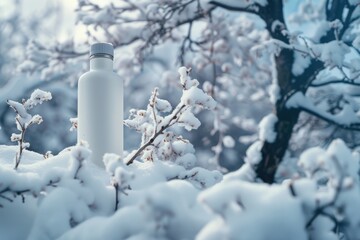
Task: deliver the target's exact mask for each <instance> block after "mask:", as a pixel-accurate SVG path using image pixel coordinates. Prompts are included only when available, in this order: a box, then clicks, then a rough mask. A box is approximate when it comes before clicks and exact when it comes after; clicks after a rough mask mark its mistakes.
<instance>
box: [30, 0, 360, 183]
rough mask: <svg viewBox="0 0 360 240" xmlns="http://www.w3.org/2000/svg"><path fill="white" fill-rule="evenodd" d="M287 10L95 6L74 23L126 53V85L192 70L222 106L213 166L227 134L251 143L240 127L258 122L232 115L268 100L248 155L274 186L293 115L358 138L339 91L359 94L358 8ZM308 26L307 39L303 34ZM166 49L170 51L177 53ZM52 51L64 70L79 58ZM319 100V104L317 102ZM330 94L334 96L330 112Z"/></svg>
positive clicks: (351, 109)
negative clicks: (179, 68) (177, 68)
mask: <svg viewBox="0 0 360 240" xmlns="http://www.w3.org/2000/svg"><path fill="white" fill-rule="evenodd" d="M289 2H290V1H288V2H284V1H282V0H273V1H267V0H252V1H245V0H240V1H227V0H225V1H208V0H179V1H178V0H176V1H175V0H161V1H149V0H142V1H133V0H126V1H125V0H124V1H120V0H119V1H113V2H112V3H110V4H97V3H94V2H91V1H87V0H81V1H79V6H78V9H77V14H78V22H79V24H83V25H85V26H86V27H87V32H86V34H87V35H88V37H89V41H97V40H103V41H108V42H112V43H113V44H114V46H115V47H117V48H118V49H119V50H120V49H121V50H124V49H125V47H126V51H125V50H124V51H125V52H121V55H120V56H119V62H118V63H117V67H118V72H119V73H120V74H121V75H122V76H123V78H124V79H125V80H127V81H130V80H131V79H132V78H133V76H135V77H134V78H136V79H137V80H139V79H141V78H158V76H157V75H155V76H154V75H152V76H149V71H150V72H151V70H149V69H156V68H160V69H170V68H171V67H172V66H174V65H177V64H178V65H179V64H185V65H187V66H192V67H193V69H194V73H195V74H199V75H200V74H201V76H202V78H203V79H206V80H208V81H202V84H203V88H204V90H206V91H207V92H208V93H209V94H211V95H212V96H213V97H214V98H215V100H217V101H218V102H219V103H220V104H219V105H218V107H217V114H215V118H214V127H213V131H212V134H215V133H218V137H219V144H215V146H214V147H213V149H214V152H215V155H216V156H217V160H218V158H219V154H220V153H221V152H222V150H223V146H224V145H225V146H230V147H231V146H233V145H234V143H233V142H234V141H233V137H231V136H227V134H229V133H228V132H236V130H234V129H239V127H240V128H242V129H243V130H242V131H244V130H245V131H247V134H249V137H250V138H247V141H254V140H256V138H253V137H251V136H252V134H254V131H256V127H255V128H254V127H251V126H252V125H254V124H253V122H252V124H250V126H249V124H246V123H247V122H246V120H247V119H248V118H247V116H248V117H249V118H250V119H255V120H256V121H257V120H259V118H260V117H262V116H263V115H261V116H259V114H257V115H256V114H255V115H254V114H252V113H251V110H249V106H247V107H246V108H240V107H239V106H244V105H249V104H251V106H254V105H256V104H255V103H256V102H259V101H260V102H261V103H262V104H261V105H263V106H264V103H268V100H267V96H269V98H270V101H271V103H272V104H273V113H271V114H270V115H268V116H266V117H265V118H264V119H263V120H262V122H261V124H260V130H259V136H258V139H259V140H258V141H257V142H255V143H254V144H256V146H255V147H253V149H257V150H258V151H259V152H260V153H261V157H260V158H258V159H254V160H253V161H251V162H252V164H253V165H252V168H253V169H254V170H255V171H256V173H257V175H258V177H259V178H261V179H262V180H263V181H265V182H268V183H271V182H273V181H274V178H275V174H276V171H277V169H278V166H279V165H280V163H281V162H282V161H283V158H284V156H285V153H286V151H287V149H288V147H289V142H290V140H291V137H292V134H293V131H294V128H295V126H296V124H297V123H298V122H299V117H300V113H302V112H305V113H307V114H310V115H314V116H316V117H317V118H319V119H321V120H323V121H325V122H329V123H331V124H333V125H336V126H337V127H339V128H344V129H348V130H351V131H357V130H359V129H360V126H359V124H360V119H359V118H358V117H357V115H356V113H357V111H358V109H359V106H358V102H357V99H356V94H354V93H355V92H356V91H353V92H349V91H348V88H346V87H344V86H342V85H349V86H359V83H358V80H359V76H360V73H359V72H360V67H359V64H360V63H359V59H358V58H359V51H360V50H359V47H360V44H359V43H360V38H359V37H358V36H357V35H358V34H359V29H358V28H356V26H357V25H358V24H359V21H360V20H359V18H360V6H359V1H357V0H332V1H330V0H322V1H319V2H312V1H304V2H302V3H301V4H299V6H298V7H297V12H296V13H292V14H291V15H289V16H285V5H286V4H291V2H290V3H289ZM299 25H302V26H299ZM308 26H311V30H312V31H307V28H308ZM299 30H302V32H300V31H299ZM169 49H176V51H175V54H174V51H169ZM41 50H42V51H46V49H41ZM52 50H54V48H49V49H48V52H51V51H52ZM58 50H59V51H57V53H56V54H55V55H54V54H49V55H48V56H49V57H48V61H47V63H49V62H51V61H53V60H54V58H55V56H56V57H59V56H63V58H62V59H63V60H64V61H63V62H62V63H64V66H66V63H70V64H71V63H72V61H73V60H74V58H76V57H78V58H83V56H84V52H79V51H76V50H74V49H70V50H69V51H65V50H64V48H61V49H58ZM35 52H36V51H34V53H35ZM176 56H177V61H176V62H174V61H173V59H175V57H176ZM29 61H32V60H31V57H29ZM33 62H34V61H33ZM35 63H36V64H32V66H33V68H32V70H36V69H40V70H41V69H42V71H44V69H45V70H46V71H49V70H48V69H49V67H48V68H43V63H44V61H42V60H41V61H39V62H35ZM48 66H50V65H48ZM141 70H143V71H141ZM50 71H51V70H50ZM161 79H162V82H163V83H164V82H165V84H172V83H173V82H174V81H173V79H174V78H173V76H172V75H171V74H170V73H168V74H163V76H162V77H161ZM131 82H133V81H130V84H132V83H131ZM269 85H270V86H269ZM340 85H341V87H337V86H340ZM137 86H138V87H140V84H139V83H138V85H137ZM268 86H269V92H268V93H266V90H265V89H266V87H268ZM331 86H335V88H334V87H331ZM142 88H143V86H142ZM321 92H322V93H324V94H323V96H324V97H323V98H322V99H315V98H314V96H315V97H316V96H317V94H318V93H321ZM330 93H331V94H330ZM132 94H134V92H132ZM334 95H336V96H338V97H337V99H338V100H337V101H335V103H334V101H333V99H334ZM134 96H136V94H134ZM244 99H246V101H245V100H244ZM249 99H250V101H249ZM244 102H246V104H244ZM334 105H335V106H334ZM265 106H266V105H265ZM245 109H247V110H245ZM244 112H245V113H244ZM263 112H264V113H266V110H265V111H263ZM236 115H238V116H240V118H236ZM302 115H303V114H302ZM205 119H206V118H205ZM205 122H206V121H205ZM236 126H237V127H238V128H236ZM255 126H256V124H255ZM229 129H230V130H234V131H230V130H229ZM308 134H311V133H308ZM303 135H304V133H302V136H303ZM300 136H301V135H300ZM236 137H238V136H236ZM297 137H298V136H297ZM298 138H299V137H298ZM249 139H250V140H249ZM240 140H244V138H240Z"/></svg>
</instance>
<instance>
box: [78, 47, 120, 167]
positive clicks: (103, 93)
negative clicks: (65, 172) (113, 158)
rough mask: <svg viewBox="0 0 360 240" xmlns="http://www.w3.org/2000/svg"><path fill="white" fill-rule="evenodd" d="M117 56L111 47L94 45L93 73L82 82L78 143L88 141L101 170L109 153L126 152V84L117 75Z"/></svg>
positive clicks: (79, 85)
mask: <svg viewBox="0 0 360 240" xmlns="http://www.w3.org/2000/svg"><path fill="white" fill-rule="evenodd" d="M113 57H114V48H113V46H112V45H111V44H109V43H95V44H93V45H91V50H90V71H88V72H86V73H84V74H83V75H82V76H81V77H80V79H79V83H78V131H77V140H78V142H80V141H81V140H85V141H87V142H88V144H89V147H90V149H91V150H92V155H91V161H92V162H93V163H95V164H96V165H98V166H100V167H104V163H103V161H102V158H103V155H104V154H105V153H116V154H118V155H120V156H122V153H123V81H122V80H121V79H120V77H119V76H118V75H117V74H116V73H115V72H113Z"/></svg>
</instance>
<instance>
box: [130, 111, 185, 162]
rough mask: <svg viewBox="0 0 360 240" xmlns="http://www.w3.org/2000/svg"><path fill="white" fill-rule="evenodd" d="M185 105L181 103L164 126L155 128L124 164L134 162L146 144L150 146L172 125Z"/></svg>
mask: <svg viewBox="0 0 360 240" xmlns="http://www.w3.org/2000/svg"><path fill="white" fill-rule="evenodd" d="M185 107H186V105H185V104H183V105H181V106H180V107H179V108H178V110H177V111H176V112H175V113H174V114H173V117H172V118H171V120H170V121H169V122H168V123H167V124H166V125H164V126H162V127H161V128H160V130H158V131H157V130H156V131H154V135H153V136H152V137H151V138H150V139H149V140H148V141H147V142H146V143H144V144H143V145H142V146H141V147H140V148H139V149H138V150H137V151H136V152H135V153H134V155H133V156H132V157H131V158H130V160H129V161H128V162H127V163H126V165H130V164H132V163H133V162H134V160H135V158H136V157H137V156H139V155H140V153H142V151H144V150H145V148H147V147H148V146H150V145H151V144H153V142H154V141H155V139H156V138H157V137H158V136H159V135H161V134H162V133H163V132H164V131H165V130H166V129H167V128H168V127H170V126H172V125H173V124H174V123H175V122H176V121H174V120H176V119H178V118H179V114H180V113H181V111H182V110H183V109H184V108H185Z"/></svg>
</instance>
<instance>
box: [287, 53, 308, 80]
mask: <svg viewBox="0 0 360 240" xmlns="http://www.w3.org/2000/svg"><path fill="white" fill-rule="evenodd" d="M310 63H311V59H310V57H309V56H304V54H302V53H299V52H296V51H295V52H294V64H293V65H292V70H291V71H292V73H293V74H294V75H295V76H299V75H301V74H302V73H303V72H304V71H305V69H306V68H307V67H309V65H310Z"/></svg>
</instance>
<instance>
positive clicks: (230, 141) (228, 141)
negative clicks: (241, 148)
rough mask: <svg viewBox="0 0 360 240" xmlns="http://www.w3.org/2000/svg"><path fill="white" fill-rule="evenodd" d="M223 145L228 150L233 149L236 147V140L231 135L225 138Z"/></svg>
mask: <svg viewBox="0 0 360 240" xmlns="http://www.w3.org/2000/svg"><path fill="white" fill-rule="evenodd" d="M223 143H224V146H225V147H227V148H233V147H234V146H235V140H234V139H233V138H232V137H231V136H229V135H227V136H224V139H223Z"/></svg>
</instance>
